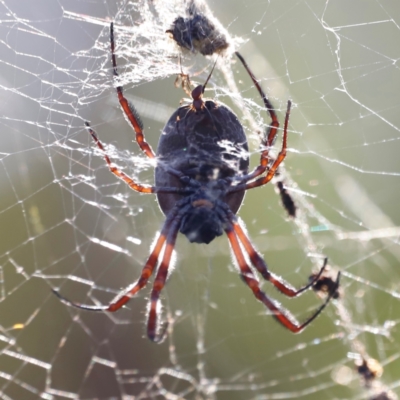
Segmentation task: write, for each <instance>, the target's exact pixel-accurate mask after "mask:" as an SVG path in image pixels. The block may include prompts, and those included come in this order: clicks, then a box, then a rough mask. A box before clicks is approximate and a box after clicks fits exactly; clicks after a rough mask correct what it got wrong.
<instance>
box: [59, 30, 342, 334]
mask: <svg viewBox="0 0 400 400" xmlns="http://www.w3.org/2000/svg"><path fill="white" fill-rule="evenodd" d="M110 42H111V59H112V66H113V75H114V77H115V78H117V77H118V72H117V63H116V57H115V42H114V27H113V23H111V26H110ZM236 56H237V57H238V59H239V60H240V62H241V63H242V65H243V67H244V68H245V70H246V71H247V73H248V74H249V76H250V78H251V80H252V81H253V83H254V85H255V86H256V88H257V90H258V92H259V94H260V95H261V98H262V100H263V102H264V105H265V108H266V110H267V112H268V113H269V115H270V117H271V119H272V122H271V125H270V128H269V130H268V132H267V134H266V136H265V139H264V140H263V142H262V145H263V149H262V151H261V158H260V163H259V165H258V166H257V167H256V168H255V169H254V170H253V171H252V172H250V173H249V172H248V167H249V156H248V146H247V139H246V135H245V133H244V130H243V127H242V125H241V124H240V122H239V120H238V118H237V117H236V115H235V114H234V113H233V112H232V111H231V110H230V109H229V108H228V107H227V106H225V105H223V104H221V103H216V102H215V101H212V100H206V99H203V94H204V90H205V87H206V84H207V82H208V80H209V78H210V76H211V74H212V72H213V71H211V73H210V75H209V76H208V78H207V81H206V83H205V84H204V85H199V86H197V87H196V88H194V89H193V91H192V93H191V96H192V102H191V104H189V105H185V106H181V107H180V108H178V109H177V110H176V111H175V112H174V113H173V114H172V116H171V118H170V119H169V121H168V122H167V124H166V125H165V127H164V129H163V132H162V135H161V137H160V141H159V144H158V149H157V155H156V154H155V153H154V151H153V150H152V148H151V147H150V145H149V144H148V143H147V142H146V140H145V138H144V134H143V125H142V122H141V120H140V118H139V115H138V113H137V111H136V110H135V108H134V107H133V106H132V105H131V104H130V103H129V102H128V100H127V99H126V98H125V96H124V94H123V88H122V87H121V86H117V88H116V90H117V94H118V99H119V102H120V105H121V107H122V109H123V111H124V113H125V115H126V117H127V119H128V121H129V122H130V123H131V125H132V127H133V129H134V131H135V133H136V142H137V143H138V145H139V147H140V149H141V150H142V151H143V152H144V153H145V154H146V155H147V157H149V158H155V157H157V162H158V164H157V167H156V169H155V185H154V186H150V185H142V184H140V183H138V182H136V181H135V180H134V179H132V178H130V177H129V176H128V175H126V174H125V173H124V172H123V171H121V170H120V169H119V168H118V167H117V166H115V165H114V164H113V163H112V161H111V159H110V157H109V156H108V155H107V152H106V150H105V148H104V146H103V144H102V143H101V142H100V140H99V139H98V137H97V134H96V133H95V132H94V131H93V129H92V128H91V127H90V125H89V123H87V122H86V123H85V124H86V127H87V130H88V131H89V133H90V134H91V136H92V138H93V140H94V142H95V144H96V145H97V147H98V148H99V149H100V150H101V151H102V152H103V154H104V158H105V161H106V163H107V165H108V167H109V169H110V171H111V172H112V173H113V174H115V175H116V176H117V177H118V178H120V179H122V180H123V181H124V182H125V183H126V184H127V185H129V187H130V188H131V189H133V190H135V191H137V192H139V193H155V194H156V195H157V199H158V202H159V205H160V208H161V210H162V211H163V212H164V214H165V215H166V220H165V222H164V225H163V226H162V229H161V232H160V234H159V236H158V238H157V240H156V242H155V245H154V247H153V249H152V251H151V253H150V256H149V258H148V260H147V262H146V264H145V265H144V267H143V269H142V272H141V274H140V277H139V279H138V280H137V281H136V282H135V283H133V284H131V285H129V286H128V287H126V288H125V289H123V290H122V291H121V292H120V293H119V294H118V295H117V296H116V297H115V298H114V299H113V300H112V301H111V303H110V304H108V305H100V306H99V305H85V304H79V303H74V302H72V301H70V300H67V299H66V298H64V297H63V296H61V295H60V294H59V293H58V291H56V290H54V293H55V294H56V295H57V296H58V297H59V298H60V300H61V301H62V302H63V303H65V304H67V305H70V306H74V307H77V308H80V309H84V310H92V311H111V312H114V311H117V310H118V309H120V308H121V307H122V306H124V305H125V304H126V303H127V302H128V301H129V300H130V299H131V298H132V297H133V296H134V295H136V293H138V292H139V291H140V290H141V289H143V288H144V287H145V286H146V284H147V282H148V280H149V279H150V277H151V276H152V275H153V273H154V271H155V270H156V266H157V264H158V258H159V256H160V253H161V252H162V251H163V250H164V252H163V256H162V260H161V262H160V263H159V267H158V269H157V272H156V276H155V279H154V283H153V288H152V291H151V296H150V300H149V302H150V303H149V313H148V318H147V335H148V337H149V338H150V339H151V340H152V341H154V342H161V341H162V340H163V339H164V337H165V336H166V335H165V333H166V326H167V324H166V323H165V324H162V323H161V322H160V318H159V315H158V314H159V310H160V308H159V297H160V293H161V290H162V289H163V287H164V285H165V282H166V279H167V275H168V267H169V264H170V260H171V255H172V251H173V249H174V246H175V241H176V238H177V234H178V232H181V233H183V234H184V235H186V237H187V238H188V239H189V241H190V242H195V243H206V244H208V243H210V242H211V241H212V240H213V239H214V238H215V237H217V236H220V235H222V234H223V232H224V231H225V233H226V235H227V237H228V240H229V242H230V245H231V248H232V251H233V254H234V256H235V258H236V261H237V264H238V267H239V272H240V277H241V278H242V280H243V281H244V282H245V283H246V285H247V286H248V287H249V288H250V289H251V290H252V292H253V294H254V296H255V297H256V299H257V300H259V301H260V302H262V303H263V304H264V306H265V307H266V308H267V309H269V310H270V311H271V313H272V315H273V316H274V317H275V318H276V319H277V321H278V322H279V323H280V324H282V325H283V327H285V328H287V329H288V330H290V331H291V332H294V333H297V332H301V331H302V330H303V329H304V328H305V327H306V326H307V325H309V324H310V323H311V322H312V321H313V320H314V319H315V318H316V317H317V316H318V315H319V314H320V313H321V311H322V310H323V309H324V308H325V307H326V306H327V304H328V303H329V301H330V299H331V298H332V296H333V294H334V293H335V292H336V291H335V290H332V291H331V292H330V294H329V296H328V297H327V298H326V300H325V302H324V303H323V304H322V305H320V306H319V308H318V309H317V310H316V311H315V312H314V313H313V314H312V315H311V316H310V317H309V318H308V319H306V320H305V321H304V322H302V323H299V322H298V321H297V320H296V319H295V318H294V316H293V315H292V314H291V313H290V312H289V311H287V310H286V309H285V308H283V307H282V306H281V305H280V304H279V303H278V302H276V301H275V300H273V299H271V298H270V297H269V296H268V295H267V294H266V293H264V292H263V291H262V290H261V288H260V283H259V280H258V279H257V277H256V275H255V272H254V271H253V268H252V267H250V265H249V264H248V261H247V259H249V260H250V261H251V264H252V265H253V267H254V268H255V269H256V270H257V271H258V272H259V273H260V274H261V276H262V277H263V278H264V279H265V280H266V281H269V282H271V283H272V284H273V285H274V286H275V287H276V288H277V289H278V290H279V291H280V292H282V293H283V294H284V295H286V296H288V297H296V296H298V295H300V294H301V293H303V292H304V291H306V290H307V289H309V288H310V287H312V286H313V285H314V284H315V283H316V282H317V281H318V279H319V278H320V277H321V275H322V273H323V272H324V270H325V267H326V265H327V259H325V260H324V263H323V266H322V267H321V269H320V271H319V273H317V274H315V276H314V278H313V279H312V280H310V282H309V283H308V284H307V285H305V286H303V287H302V288H300V289H295V288H294V287H293V286H291V285H290V284H289V283H287V282H285V281H284V280H283V279H282V278H281V277H279V276H277V275H275V274H274V273H272V272H270V271H269V269H268V267H267V264H266V263H265V261H264V260H263V258H262V257H261V255H260V254H259V253H258V252H257V250H256V249H255V247H254V246H253V244H252V243H251V241H250V239H249V237H248V236H247V234H246V232H245V229H244V227H243V226H242V225H241V223H239V221H238V219H237V217H236V213H237V211H238V209H239V207H240V205H241V203H242V201H243V197H244V194H245V191H246V190H249V189H253V188H256V187H260V186H263V185H265V184H267V183H268V182H269V181H270V180H271V179H272V178H273V177H274V174H275V172H276V170H277V168H278V166H279V165H280V164H281V162H282V161H283V160H284V159H285V156H286V142H287V128H288V122H289V113H290V107H291V102H290V100H289V101H288V103H287V110H286V117H285V123H284V130H283V143H282V149H281V151H280V153H279V154H278V156H277V158H276V159H275V160H274V161H270V158H269V154H268V153H269V149H270V147H271V146H272V144H273V142H274V140H275V138H276V135H277V132H278V128H279V121H278V118H277V115H276V113H275V110H274V108H273V106H272V104H271V103H270V101H269V100H268V98H267V97H266V95H265V94H264V92H263V90H262V89H261V86H260V85H259V83H258V81H257V79H256V78H255V76H254V75H253V73H252V72H251V70H250V68H249V67H248V65H247V63H246V62H245V60H244V59H243V57H242V56H241V55H240V54H239V53H236ZM245 254H246V256H247V257H246V256H245ZM339 278H340V273H338V275H337V278H336V283H335V285H336V286H339Z"/></svg>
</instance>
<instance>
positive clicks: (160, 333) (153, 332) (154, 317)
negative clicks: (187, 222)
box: [147, 218, 180, 343]
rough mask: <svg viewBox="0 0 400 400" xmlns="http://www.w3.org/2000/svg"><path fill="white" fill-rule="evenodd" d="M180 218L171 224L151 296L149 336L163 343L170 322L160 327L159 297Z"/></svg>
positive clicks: (166, 274) (154, 340)
mask: <svg viewBox="0 0 400 400" xmlns="http://www.w3.org/2000/svg"><path fill="white" fill-rule="evenodd" d="M179 222H180V218H177V219H176V220H175V221H174V223H173V224H172V226H171V229H170V230H169V232H168V236H167V243H166V245H165V250H164V256H163V259H162V262H161V264H160V266H159V268H158V271H157V275H156V277H155V279H154V283H153V290H152V291H151V296H150V310H149V316H148V320H147V336H148V337H149V339H150V340H152V341H153V342H156V343H161V342H162V341H163V340H164V339H165V334H166V331H167V327H168V323H167V322H166V323H164V326H163V327H162V328H161V330H160V329H159V325H160V323H159V318H158V313H159V311H160V307H159V298H160V293H161V291H162V289H163V288H164V286H165V282H166V280H167V276H168V268H169V264H170V261H171V256H172V251H173V250H174V247H175V242H176V237H177V234H178V230H179Z"/></svg>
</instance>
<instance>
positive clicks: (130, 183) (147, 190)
mask: <svg viewBox="0 0 400 400" xmlns="http://www.w3.org/2000/svg"><path fill="white" fill-rule="evenodd" d="M85 125H86V127H87V129H88V131H89V133H90V134H91V135H92V138H93V140H94V141H95V143H96V144H97V147H98V148H99V149H100V150H101V151H102V152H103V154H104V158H105V160H106V162H107V165H108V168H109V169H110V171H111V172H112V173H113V174H114V175H116V176H117V177H118V178H120V179H122V180H123V181H124V182H125V183H126V184H127V185H128V186H129V187H130V188H131V189H133V190H136V191H137V192H140V193H154V192H155V188H154V187H153V186H150V185H140V184H139V183H136V182H135V181H134V180H133V179H132V178H130V177H129V176H128V175H126V174H125V173H124V172H122V171H120V170H119V169H118V168H117V167H116V166H114V165H113V164H112V162H111V160H110V157H109V156H108V155H107V153H106V150H105V148H104V146H103V144H102V143H101V142H100V140H99V138H98V137H97V134H96V132H95V131H94V130H93V129H92V128H91V127H90V125H89V123H88V122H85Z"/></svg>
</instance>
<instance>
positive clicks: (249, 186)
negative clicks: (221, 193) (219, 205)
mask: <svg viewBox="0 0 400 400" xmlns="http://www.w3.org/2000/svg"><path fill="white" fill-rule="evenodd" d="M291 106H292V102H291V101H290V100H288V103H287V109H286V117H285V126H284V129H283V139H282V149H281V151H280V152H279V154H278V157H277V158H276V160H275V161H274V162H273V164H272V165H271V167H270V168H269V169H268V173H267V174H266V175H265V176H262V177H260V178H258V179H256V180H254V181H253V182H249V183H242V184H239V185H236V186H231V187H230V188H229V189H228V193H232V192H238V191H242V190H248V189H253V188H255V187H258V186H263V185H265V184H267V183H268V182H269V181H270V180H271V179H272V178H273V177H274V175H275V172H276V170H277V169H278V167H279V165H280V164H281V162H282V161H283V160H284V159H285V157H286V147H287V128H288V124H289V115H290V108H291ZM250 175H251V174H249V175H246V176H245V177H243V179H242V180H244V181H248V180H250V179H252V178H251V177H250Z"/></svg>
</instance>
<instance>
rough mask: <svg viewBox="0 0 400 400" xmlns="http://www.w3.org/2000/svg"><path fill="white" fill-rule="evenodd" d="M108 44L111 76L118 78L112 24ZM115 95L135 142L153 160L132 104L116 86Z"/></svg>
mask: <svg viewBox="0 0 400 400" xmlns="http://www.w3.org/2000/svg"><path fill="white" fill-rule="evenodd" d="M110 43H111V59H112V65H113V74H114V77H118V72H117V61H116V57H115V41H114V23H113V22H111V24H110ZM116 89H117V94H118V100H119V103H120V104H121V107H122V109H123V111H124V113H125V115H126V117H127V118H128V120H129V122H130V123H131V125H132V127H133V129H134V131H135V133H136V142H137V144H138V145H139V147H140V149H141V150H142V151H143V152H144V153H145V154H146V155H147V157H149V158H155V154H154V151H153V149H152V148H151V146H150V145H149V144H148V143H147V142H146V140H145V138H144V135H143V124H142V122H141V121H140V118H139V114H138V112H137V111H136V109H135V108H134V106H133V105H132V104H130V103H129V101H128V100H127V99H126V97H125V96H124V94H123V88H122V86H117V88H116Z"/></svg>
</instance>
